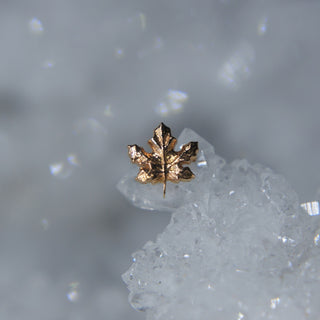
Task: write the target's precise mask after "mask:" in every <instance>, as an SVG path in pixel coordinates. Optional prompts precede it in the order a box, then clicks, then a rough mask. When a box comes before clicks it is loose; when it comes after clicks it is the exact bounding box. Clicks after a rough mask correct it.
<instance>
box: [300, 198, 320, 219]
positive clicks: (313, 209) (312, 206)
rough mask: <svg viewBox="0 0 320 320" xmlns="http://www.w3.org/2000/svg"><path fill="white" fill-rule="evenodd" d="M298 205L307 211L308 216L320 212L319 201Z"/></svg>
mask: <svg viewBox="0 0 320 320" xmlns="http://www.w3.org/2000/svg"><path fill="white" fill-rule="evenodd" d="M300 206H301V208H303V209H304V210H305V211H307V213H308V215H309V216H317V215H319V214H320V207H319V201H311V202H305V203H301V205H300Z"/></svg>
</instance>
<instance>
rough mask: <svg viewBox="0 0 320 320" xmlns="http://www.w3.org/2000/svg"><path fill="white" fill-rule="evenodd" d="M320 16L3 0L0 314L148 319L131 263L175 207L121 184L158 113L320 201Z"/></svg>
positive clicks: (277, 4) (252, 8)
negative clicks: (136, 300)
mask: <svg viewBox="0 0 320 320" xmlns="http://www.w3.org/2000/svg"><path fill="white" fill-rule="evenodd" d="M319 27H320V3H319V2H318V1H311V0H309V1H308V0H303V1H302V0H301V1H295V0H290V1H257V0H256V1H251V0H242V1H239V0H225V1H223V0H221V1H218V0H211V1H208V0H201V1H199V0H170V1H169V0H161V1H160V0H158V1H155V0H148V1H147V0H144V1H142V0H141V1H138V0H130V1H129V0H127V1H119V0H117V1H116V0H104V1H102V0H91V1H84V0H77V1H76V0H70V1H68V0H57V1H48V0H47V1H44V0H28V1H25V0H12V1H8V0H2V1H1V2H0V45H1V47H0V148H1V157H0V179H1V180H0V187H1V193H0V203H1V207H0V208H1V215H0V219H1V223H0V252H1V262H0V296H1V299H0V300H1V301H0V318H1V319H3V320H7V319H8V320H9V319H10V320H12V319H13V320H15V319H19V320H20V319H26V320H29V319H32V320H34V319H49V320H51V319H52V320H53V319H54V320H60V319H61V320H62V319H68V320H69V319H70V320H71V319H76V320H82V319H83V320H84V319H85V320H87V319H97V320H99V319H111V320H113V319H144V315H143V314H142V313H138V312H136V311H134V310H133V309H131V307H130V306H129V304H128V302H127V294H128V292H127V290H126V288H125V285H124V284H123V282H122V280H121V274H122V273H123V272H124V271H125V270H126V269H127V268H128V267H129V265H130V263H131V258H130V254H131V253H132V252H133V251H136V250H137V249H139V248H140V247H142V245H143V244H144V243H145V242H146V241H147V240H149V239H154V238H155V235H156V234H157V233H158V232H160V231H161V230H162V229H163V228H164V227H165V225H166V224H167V223H168V221H169V218H170V217H169V215H168V214H163V213H161V214H160V213H157V212H153V213H150V212H144V211H141V210H138V209H135V208H133V207H132V206H131V205H130V203H128V202H127V201H126V200H125V199H124V198H123V197H122V196H121V195H120V193H119V192H118V191H117V190H116V188H115V185H116V183H117V181H118V180H119V179H120V178H121V177H122V176H123V175H124V174H125V172H127V171H128V170H129V168H130V162H129V158H128V156H127V148H126V146H127V144H133V143H137V144H140V145H143V146H146V142H147V139H149V138H150V137H151V136H152V130H153V129H154V128H155V127H156V126H157V125H158V124H159V122H160V121H163V122H164V123H165V124H167V125H168V126H170V127H171V129H172V133H173V135H174V136H176V137H177V136H178V135H179V133H180V131H181V130H182V129H183V128H184V127H189V128H191V129H193V130H194V131H196V132H197V133H199V134H200V135H201V136H203V137H204V138H205V139H207V140H208V141H210V142H211V143H212V144H213V145H214V146H215V149H216V152H217V153H218V154H219V155H221V156H223V157H225V158H226V159H227V160H228V161H231V160H232V159H235V158H242V157H245V158H247V159H248V160H249V161H250V162H260V163H262V164H264V165H266V166H269V167H271V168H273V169H274V170H276V171H277V172H279V173H282V174H283V175H285V176H286V178H287V179H288V181H289V182H290V183H291V184H292V185H293V187H294V188H295V189H296V190H297V192H298V194H299V196H300V199H301V202H303V201H308V200H315V198H316V197H317V196H319V190H318V189H317V188H318V187H319V165H318V164H319V161H320V151H319V135H320V127H319V115H320V111H319V110H320V109H319V105H318V101H319V94H320V90H319V89H320V88H319V71H320V70H319V57H320V52H319V41H320V34H319V30H320V28H319ZM169 90H176V91H181V92H184V93H185V94H186V95H187V97H188V99H184V101H183V102H182V103H181V104H180V105H178V106H177V105H174V104H172V99H171V100H170V98H168V92H170V91H169ZM170 103H171V104H170ZM175 106H176V107H177V108H176V110H174V107H175ZM164 107H167V109H168V110H167V112H159V110H162V109H161V108H164ZM68 159H69V160H68ZM70 293H71V296H69V298H68V294H70ZM72 297H74V298H72Z"/></svg>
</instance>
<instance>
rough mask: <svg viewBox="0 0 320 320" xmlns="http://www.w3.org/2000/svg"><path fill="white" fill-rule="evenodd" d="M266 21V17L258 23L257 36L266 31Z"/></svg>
mask: <svg viewBox="0 0 320 320" xmlns="http://www.w3.org/2000/svg"><path fill="white" fill-rule="evenodd" d="M267 23H268V18H266V17H264V18H262V19H261V20H260V22H259V24H258V30H257V32H258V35H259V36H262V35H264V34H265V33H266V32H267V27H268V25H267Z"/></svg>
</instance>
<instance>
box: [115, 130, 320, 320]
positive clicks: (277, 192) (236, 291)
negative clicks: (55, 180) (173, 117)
mask: <svg viewBox="0 0 320 320" xmlns="http://www.w3.org/2000/svg"><path fill="white" fill-rule="evenodd" d="M189 141H198V142H199V149H200V150H199V155H198V160H197V162H196V163H194V164H191V165H190V168H191V170H192V171H193V172H194V173H195V175H196V178H195V179H194V180H193V181H191V182H188V183H183V182H181V183H179V184H177V185H175V184H168V186H167V195H166V199H163V198H162V189H161V188H162V186H161V185H142V184H138V183H137V182H136V181H134V177H135V175H136V173H137V172H138V168H137V167H136V166H132V171H131V172H130V174H128V175H127V176H126V177H124V178H123V179H122V181H120V182H119V185H118V187H119V189H120V191H121V192H122V193H123V194H124V195H125V196H126V197H127V198H129V200H130V201H132V203H133V204H134V205H136V206H139V207H141V208H144V209H151V210H171V211H174V212H173V214H172V218H171V222H170V224H169V225H168V226H167V227H166V229H165V230H164V231H163V233H161V234H160V235H158V237H157V239H156V240H155V241H154V242H151V241H150V242H148V243H146V244H145V246H144V247H143V249H142V250H140V251H138V252H136V253H134V254H133V264H132V265H131V267H130V268H129V270H128V271H127V272H126V273H125V274H124V275H123V280H124V281H125V283H126V284H127V286H128V288H129V290H130V295H129V301H130V303H131V305H132V306H133V307H134V308H135V309H137V310H140V311H145V312H146V315H147V319H148V320H168V319H175V320H196V319H201V320H207V319H208V320H215V319H217V320H220V319H222V320H224V319H230V320H231V319H234V320H246V319H253V320H257V319H279V320H285V319H290V320H295V319H296V320H301V319H319V317H320V304H319V300H320V248H319V247H320V219H319V215H318V214H312V215H310V214H308V212H307V210H306V208H308V207H309V206H310V205H308V204H304V205H302V206H300V203H299V200H298V196H297V194H296V193H295V191H294V190H292V189H291V187H290V186H289V185H288V183H287V182H286V180H285V179H284V178H283V177H282V176H281V175H278V174H275V173H274V172H273V171H272V170H270V169H268V168H265V167H263V166H261V165H250V164H249V163H248V162H247V161H246V160H236V161H234V162H232V163H231V164H226V163H225V161H224V160H223V159H222V158H220V157H219V156H217V155H216V154H215V153H214V148H213V147H212V146H211V145H210V144H209V143H208V142H207V141H205V140H204V139H203V138H201V137H200V136H198V135H197V134H196V133H195V132H193V131H192V130H190V129H185V130H184V131H183V132H182V134H181V136H180V137H179V139H178V144H179V145H182V144H184V143H187V142H189ZM313 212H316V211H313Z"/></svg>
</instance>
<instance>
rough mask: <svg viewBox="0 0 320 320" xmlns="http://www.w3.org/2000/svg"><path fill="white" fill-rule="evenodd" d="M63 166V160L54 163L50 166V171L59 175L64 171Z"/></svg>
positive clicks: (54, 174)
mask: <svg viewBox="0 0 320 320" xmlns="http://www.w3.org/2000/svg"><path fill="white" fill-rule="evenodd" d="M63 167H64V165H63V163H62V162H57V163H53V164H51V165H50V166H49V168H50V172H51V174H52V175H53V176H58V175H59V174H60V173H61V172H62V170H63Z"/></svg>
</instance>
